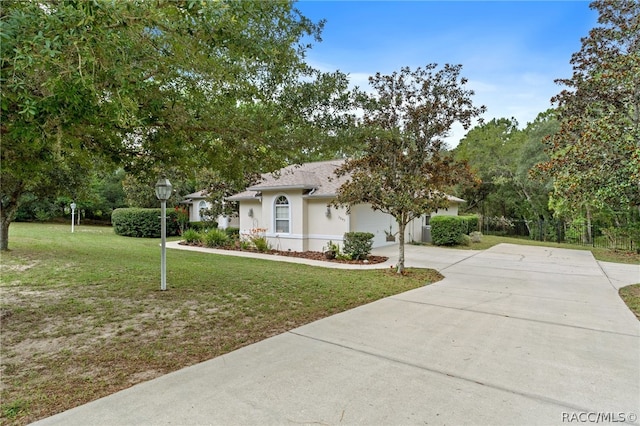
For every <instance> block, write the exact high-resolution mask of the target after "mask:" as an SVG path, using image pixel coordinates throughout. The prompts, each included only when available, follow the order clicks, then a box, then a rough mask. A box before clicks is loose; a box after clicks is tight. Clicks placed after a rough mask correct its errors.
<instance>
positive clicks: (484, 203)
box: [453, 118, 524, 217]
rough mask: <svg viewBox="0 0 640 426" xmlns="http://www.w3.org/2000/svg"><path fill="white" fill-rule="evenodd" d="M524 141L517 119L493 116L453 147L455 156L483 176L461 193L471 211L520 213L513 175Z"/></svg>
mask: <svg viewBox="0 0 640 426" xmlns="http://www.w3.org/2000/svg"><path fill="white" fill-rule="evenodd" d="M523 142H524V133H523V132H522V131H521V130H519V129H518V122H517V121H516V120H515V119H514V118H511V119H507V118H499V119H496V118H494V119H492V120H491V121H489V122H487V123H482V124H479V125H478V126H476V127H474V128H473V129H471V130H470V131H469V132H468V133H467V134H466V135H465V137H464V138H462V140H461V141H460V143H459V144H458V146H457V147H456V148H455V149H454V150H453V153H454V156H455V158H456V159H457V160H459V161H467V162H468V163H469V166H470V167H471V170H472V171H473V172H474V173H475V174H476V176H477V177H478V178H479V179H480V183H479V184H476V185H474V186H471V187H467V188H466V189H465V191H464V193H463V194H462V197H463V198H464V199H465V200H467V203H468V204H467V206H468V208H469V209H470V210H475V211H479V212H480V213H482V214H483V215H485V216H506V217H514V216H516V215H517V209H518V205H520V204H521V201H522V200H521V197H520V196H519V194H518V192H517V190H516V189H515V187H514V177H515V173H516V169H517V159H518V158H519V156H520V150H521V148H522V144H523Z"/></svg>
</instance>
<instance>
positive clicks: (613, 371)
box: [38, 244, 640, 425]
mask: <svg viewBox="0 0 640 426" xmlns="http://www.w3.org/2000/svg"><path fill="white" fill-rule="evenodd" d="M407 249H408V251H407V265H409V266H429V267H436V268H437V269H439V270H440V271H441V272H442V273H443V274H444V275H445V276H446V278H445V279H444V280H442V281H441V282H439V283H436V284H433V285H430V286H427V287H423V288H419V289H416V290H412V291H409V292H406V293H403V294H400V295H397V296H393V297H389V298H386V299H383V300H380V301H377V302H374V303H371V304H368V305H365V306H361V307H359V308H356V309H353V310H350V311H347V312H344V313H342V314H338V315H334V316H332V317H329V318H326V319H323V320H320V321H317V322H314V323H312V324H309V325H306V326H303V327H300V328H297V329H295V330H291V331H290V332H287V333H284V334H281V335H279V336H276V337H273V338H270V339H267V340H265V341H262V342H259V343H256V344H254V345H251V346H248V347H245V348H243V349H240V350H237V351H235V352H232V353H229V354H227V355H224V356H221V357H218V358H215V359H212V360H210V361H207V362H204V363H201V364H198V365H195V366H192V367H189V368H185V369H183V370H180V371H177V372H174V373H171V374H168V375H166V376H163V377H160V378H158V379H155V380H152V381H149V382H146V383H142V384H139V385H137V386H134V387H132V388H129V389H126V390H124V391H122V392H119V393H116V394H114V395H111V396H108V397H106V398H102V399H100V400H97V401H94V402H92V403H89V404H86V405H84V406H81V407H78V408H75V409H73V410H70V411H67V412H64V413H61V414H59V415H57V416H54V417H51V418H48V419H45V420H43V421H41V422H39V423H38V424H42V425H51V424H61V425H88V424H103V425H117V424H123V425H125V424H150V425H151V424H153V425H160V424H167V425H168V424H181V425H192V424H220V425H233V424H239V425H254V424H260V425H262V424H329V425H337V424H362V425H405V424H436V425H458V424H477V425H488V424H491V425H498V424H505V425H516V424H527V425H535V424H540V425H549V424H563V423H564V424H567V423H585V422H593V423H595V422H596V420H599V422H600V423H606V422H607V421H608V422H610V423H614V422H615V423H623V422H627V423H630V424H640V423H639V422H638V419H637V416H638V415H639V414H640V322H638V320H637V319H636V318H635V316H634V315H633V314H632V313H631V312H630V311H629V310H628V309H627V307H626V306H625V305H624V303H623V302H622V301H621V300H620V298H619V297H618V294H617V289H616V287H619V286H621V285H623V284H624V285H626V284H631V283H635V282H640V267H638V266H631V267H622V268H616V266H615V265H614V264H607V265H601V264H599V263H598V262H596V261H595V260H594V259H593V257H592V255H591V253H590V252H587V251H577V250H565V249H556V248H545V247H529V246H519V245H509V244H502V245H499V246H496V247H494V248H492V249H489V250H486V251H483V252H474V251H460V250H442V249H436V248H427V247H415V246H408V247H407ZM390 250H393V249H390ZM390 254H391V255H392V256H395V254H394V253H391V252H390ZM625 283H626V284H625ZM605 420H606V421H605Z"/></svg>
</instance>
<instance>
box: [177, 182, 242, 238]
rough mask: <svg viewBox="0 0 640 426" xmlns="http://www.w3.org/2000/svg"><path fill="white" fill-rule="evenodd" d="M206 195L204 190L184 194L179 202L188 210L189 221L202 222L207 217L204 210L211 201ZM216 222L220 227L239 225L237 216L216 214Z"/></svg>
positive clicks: (209, 206) (208, 207) (209, 205)
mask: <svg viewBox="0 0 640 426" xmlns="http://www.w3.org/2000/svg"><path fill="white" fill-rule="evenodd" d="M207 197H208V196H207V192H206V191H197V192H194V193H191V194H187V195H185V196H184V199H183V200H182V202H181V203H182V204H185V205H186V206H187V209H188V210H189V222H203V221H206V220H207V219H208V218H207V217H205V211H206V210H207V209H210V208H211V203H210V202H209V201H208V200H207ZM216 222H218V228H221V229H226V228H229V227H236V228H237V227H239V226H240V222H239V220H238V217H237V216H218V218H217V220H216Z"/></svg>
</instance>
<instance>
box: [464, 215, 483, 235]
mask: <svg viewBox="0 0 640 426" xmlns="http://www.w3.org/2000/svg"><path fill="white" fill-rule="evenodd" d="M460 217H461V218H462V220H464V221H465V223H466V227H467V231H466V232H465V234H471V233H472V232H476V231H478V230H479V229H480V228H479V223H480V220H479V218H478V215H475V214H474V215H469V216H460Z"/></svg>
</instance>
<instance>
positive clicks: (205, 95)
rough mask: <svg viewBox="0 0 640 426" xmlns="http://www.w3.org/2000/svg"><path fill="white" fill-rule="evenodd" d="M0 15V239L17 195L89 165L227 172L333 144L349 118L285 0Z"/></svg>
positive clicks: (76, 176) (340, 90)
mask: <svg viewBox="0 0 640 426" xmlns="http://www.w3.org/2000/svg"><path fill="white" fill-rule="evenodd" d="M0 25H1V27H0V40H1V43H0V65H1V73H0V83H1V85H2V90H1V97H2V98H1V108H2V122H1V123H0V134H1V135H2V153H1V162H2V165H1V169H0V174H1V176H0V177H1V178H2V188H1V193H0V198H1V209H0V222H1V223H0V249H2V250H6V249H7V248H8V229H9V225H10V223H11V220H12V219H13V216H14V215H15V212H16V209H17V208H18V206H19V205H20V202H21V197H22V195H23V194H25V193H31V194H36V195H43V194H47V195H51V194H53V193H63V194H67V195H70V194H72V193H73V192H74V191H76V190H77V188H78V186H79V185H82V182H85V181H87V180H88V179H83V177H86V176H90V175H91V173H92V172H93V169H94V165H95V164H96V163H101V164H104V165H105V166H107V165H108V166H110V167H113V168H115V167H117V166H122V167H123V168H124V169H125V170H126V171H127V172H128V173H133V174H135V175H138V174H139V173H140V172H142V171H150V170H166V169H167V168H168V167H176V168H182V169H185V170H190V169H193V168H194V167H197V166H202V165H208V166H209V167H212V168H215V169H216V170H218V171H219V172H220V174H221V175H222V176H223V177H225V178H227V177H228V178H229V179H233V178H236V177H238V176H244V175H245V174H246V173H247V172H260V171H263V169H270V170H274V169H277V168H279V167H280V166H282V165H283V164H284V163H287V162H289V161H295V160H297V159H299V158H300V157H301V156H302V155H303V154H304V153H309V152H323V151H324V150H335V149H337V148H336V147H338V146H339V132H337V131H335V129H336V128H338V127H340V126H343V125H348V124H349V123H350V122H351V120H352V119H351V117H350V115H349V114H340V111H344V110H345V106H346V105H348V104H349V102H350V98H349V96H348V93H347V92H346V87H347V79H346V76H345V75H344V74H342V73H339V72H335V73H321V72H319V71H317V70H315V69H313V68H311V67H309V66H308V65H307V64H306V63H305V62H304V55H305V52H306V50H307V49H308V48H309V47H310V45H309V44H306V40H308V39H310V40H315V41H319V40H320V38H319V37H320V33H321V30H322V22H321V23H318V24H316V23H313V22H311V21H310V20H309V19H307V18H305V17H304V16H302V15H301V14H300V13H299V12H298V11H297V10H296V9H295V8H294V7H293V6H292V2H291V1H269V2H262V1H242V2H238V1H231V0H228V1H227V0H221V1H216V2H213V1H205V2H203V1H194V0H183V1H169V0H159V1H157V2H100V1H97V2H82V1H79V2H78V1H65V0H63V1H58V0H40V1H21V0H17V1H12V0H5V1H3V2H1V3H0ZM332 130H334V131H332ZM109 163H111V164H109ZM156 178H157V176H156Z"/></svg>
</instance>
